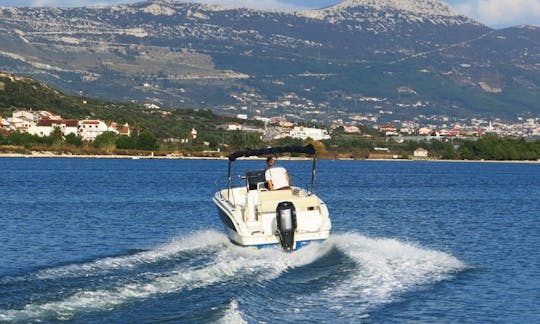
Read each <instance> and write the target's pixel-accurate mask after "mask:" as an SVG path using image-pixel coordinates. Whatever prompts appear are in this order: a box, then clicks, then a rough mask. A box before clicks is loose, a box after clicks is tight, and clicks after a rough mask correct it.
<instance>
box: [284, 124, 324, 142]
mask: <svg viewBox="0 0 540 324" xmlns="http://www.w3.org/2000/svg"><path fill="white" fill-rule="evenodd" d="M289 135H290V136H291V137H292V138H300V139H303V140H305V139H308V138H311V139H312V140H315V141H321V140H326V139H330V138H331V137H330V135H329V134H328V131H327V130H326V129H319V128H310V127H301V126H300V127H299V126H295V127H294V128H293V129H291V131H290V132H289Z"/></svg>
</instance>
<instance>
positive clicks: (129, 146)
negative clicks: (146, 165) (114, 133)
mask: <svg viewBox="0 0 540 324" xmlns="http://www.w3.org/2000/svg"><path fill="white" fill-rule="evenodd" d="M116 147H117V148H119V149H125V150H133V149H136V148H137V139H136V138H134V137H130V136H123V135H122V136H118V139H117V140H116Z"/></svg>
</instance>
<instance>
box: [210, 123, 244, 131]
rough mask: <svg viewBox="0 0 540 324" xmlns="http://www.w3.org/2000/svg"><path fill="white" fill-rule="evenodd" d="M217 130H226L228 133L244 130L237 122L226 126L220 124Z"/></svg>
mask: <svg viewBox="0 0 540 324" xmlns="http://www.w3.org/2000/svg"><path fill="white" fill-rule="evenodd" d="M216 128H217V129H224V130H226V131H236V130H242V125H241V124H239V123H236V122H230V123H226V124H220V125H217V126H216Z"/></svg>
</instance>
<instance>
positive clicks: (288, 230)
mask: <svg viewBox="0 0 540 324" xmlns="http://www.w3.org/2000/svg"><path fill="white" fill-rule="evenodd" d="M276 222H277V232H278V233H277V234H278V235H279V240H280V243H281V247H282V248H283V250H284V251H286V252H291V251H292V250H293V249H294V244H295V242H294V232H295V231H296V226H297V224H296V208H295V207H294V204H293V203H292V202H290V201H282V202H280V203H279V204H278V205H277V208H276Z"/></svg>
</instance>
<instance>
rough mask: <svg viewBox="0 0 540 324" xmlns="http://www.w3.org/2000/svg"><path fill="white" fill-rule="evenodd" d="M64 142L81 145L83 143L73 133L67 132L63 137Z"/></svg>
mask: <svg viewBox="0 0 540 324" xmlns="http://www.w3.org/2000/svg"><path fill="white" fill-rule="evenodd" d="M65 141H66V144H69V145H73V146H76V147H81V146H82V145H83V141H82V139H81V138H80V137H79V136H77V135H75V134H74V133H69V134H67V135H66V138H65Z"/></svg>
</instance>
